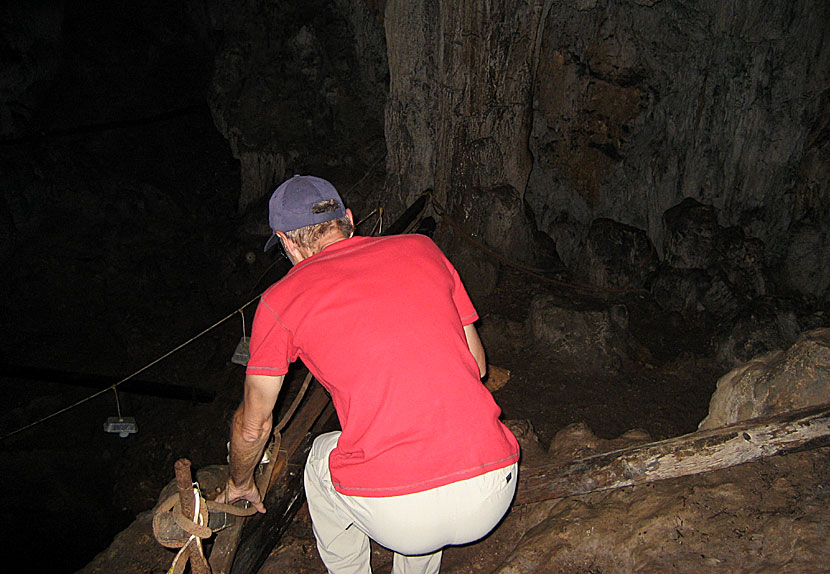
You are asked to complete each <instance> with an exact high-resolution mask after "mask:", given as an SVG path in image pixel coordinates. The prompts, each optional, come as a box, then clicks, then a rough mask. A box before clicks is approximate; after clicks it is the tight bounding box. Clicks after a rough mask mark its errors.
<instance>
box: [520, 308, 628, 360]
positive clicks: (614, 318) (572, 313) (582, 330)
mask: <svg viewBox="0 0 830 574" xmlns="http://www.w3.org/2000/svg"><path fill="white" fill-rule="evenodd" d="M527 328H528V330H529V332H530V334H531V338H532V340H533V341H534V343H535V344H536V345H537V346H538V347H539V350H540V352H542V353H545V354H547V355H548V356H549V357H550V358H553V359H555V360H560V361H563V362H566V363H568V364H571V365H578V366H579V367H580V368H581V369H585V370H586V371H596V370H609V369H611V370H615V369H619V368H620V367H621V366H622V364H623V361H624V360H625V359H628V358H629V357H630V356H631V349H630V337H629V336H628V313H627V311H626V309H625V307H624V306H622V305H615V306H612V307H610V308H608V309H599V310H578V309H568V308H565V307H561V306H559V305H558V304H557V302H556V299H555V298H554V297H552V296H550V295H539V296H537V297H535V298H534V299H533V301H532V302H531V304H530V310H529V313H528V318H527Z"/></svg>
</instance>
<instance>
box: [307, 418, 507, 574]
mask: <svg viewBox="0 0 830 574" xmlns="http://www.w3.org/2000/svg"><path fill="white" fill-rule="evenodd" d="M339 437H340V432H339V431H336V432H331V433H326V434H323V435H321V436H319V437H317V439H315V441H314V445H313V446H312V448H311V452H310V453H309V455H308V461H307V463H306V467H305V492H306V499H307V500H308V510H309V513H310V514H311V522H312V528H313V530H314V536H315V537H316V539H317V549H318V550H319V552H320V557H321V558H322V559H323V563H324V564H325V565H326V568H328V571H329V573H330V574H370V573H371V571H372V569H371V566H370V558H371V550H370V545H369V539H370V538H371V539H373V540H374V541H375V542H377V543H378V544H380V545H381V546H384V547H386V548H389V549H390V550H392V551H394V552H395V555H394V559H393V567H392V573H393V574H436V573H437V572H438V571H439V570H440V568H441V549H442V548H443V547H445V546H448V545H455V544H466V543H469V542H474V541H476V540H478V539H480V538H482V537H484V536H485V535H487V534H488V533H489V532H490V531H491V530H492V529H493V528H494V527H495V526H496V525H497V524H498V523H499V521H500V520H501V519H502V517H503V516H504V515H505V513H506V512H507V509H508V508H509V507H510V503H511V502H512V500H513V495H514V494H515V492H516V481H517V478H518V463H516V464H512V465H510V466H508V467H505V468H501V469H498V470H494V471H490V472H487V473H485V474H482V475H480V476H477V477H474V478H469V479H467V480H461V481H458V482H454V483H451V484H448V485H445V486H440V487H438V488H433V489H431V490H426V491H424V492H416V493H414V494H405V495H402V496H388V497H363V496H346V495H343V494H340V493H339V492H337V491H336V490H335V489H334V487H333V486H332V483H331V474H330V473H329V464H328V461H329V454H330V453H331V451H332V450H333V449H334V448H335V447H336V446H337V439H338V438H339Z"/></svg>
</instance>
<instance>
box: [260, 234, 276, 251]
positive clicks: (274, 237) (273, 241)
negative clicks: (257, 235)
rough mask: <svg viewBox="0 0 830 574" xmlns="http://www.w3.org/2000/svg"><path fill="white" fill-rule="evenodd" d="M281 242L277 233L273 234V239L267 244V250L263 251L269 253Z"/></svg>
mask: <svg viewBox="0 0 830 574" xmlns="http://www.w3.org/2000/svg"><path fill="white" fill-rule="evenodd" d="M279 240H280V238H279V236H278V235H277V234H276V233H275V234H273V235H272V236H271V238H270V239H269V240H268V242H267V243H266V244H265V249H263V251H268V250H269V249H271V248H272V247H273V246H274V245H276V244H277V243H278V242H279Z"/></svg>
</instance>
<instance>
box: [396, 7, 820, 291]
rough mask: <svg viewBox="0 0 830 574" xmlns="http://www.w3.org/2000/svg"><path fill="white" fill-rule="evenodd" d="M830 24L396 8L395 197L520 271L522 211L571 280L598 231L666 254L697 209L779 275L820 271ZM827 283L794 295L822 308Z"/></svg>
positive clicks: (692, 14) (805, 285) (767, 15)
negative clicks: (678, 218)
mask: <svg viewBox="0 0 830 574" xmlns="http://www.w3.org/2000/svg"><path fill="white" fill-rule="evenodd" d="M828 11H830V10H829V9H828V5H827V3H826V2H816V1H810V0H805V1H797V2H789V1H788V2H784V1H774V0H752V1H747V2H719V1H708V2H689V1H687V0H662V1H660V0H638V1H631V0H611V1H606V2H598V1H596V0H570V1H559V2H553V1H547V2H543V1H535V2H504V3H494V2H476V1H472V0H467V1H461V2H453V3H441V2H430V1H424V2H418V3H412V2H396V1H391V2H388V3H387V7H386V14H385V16H386V20H385V25H386V35H387V45H388V53H389V69H390V91H389V100H388V102H387V108H386V137H387V148H388V150H389V151H388V159H387V172H388V190H389V191H390V193H391V194H392V195H393V196H397V197H400V198H401V199H402V201H411V200H412V198H413V197H414V196H415V195H417V194H418V193H420V192H422V191H423V190H424V189H428V188H433V189H434V190H435V193H436V196H437V197H438V198H439V199H440V200H443V201H446V202H447V203H448V204H449V207H450V210H451V213H452V214H453V215H454V216H455V217H456V219H457V220H460V221H463V222H465V223H467V225H468V228H469V230H470V231H471V232H472V233H475V234H477V235H479V236H480V237H482V238H483V239H484V240H485V241H486V242H487V243H488V244H490V245H491V246H494V247H496V248H501V249H502V251H504V252H511V251H512V252H511V255H513V254H515V253H516V252H517V251H518V252H519V253H521V252H522V250H523V249H526V248H527V246H528V241H527V240H528V239H529V238H530V237H531V234H529V233H527V232H526V231H523V229H524V228H525V227H526V226H524V227H523V225H522V224H523V218H522V216H523V212H524V204H526V205H528V206H529V207H530V208H531V209H532V212H533V214H534V217H533V220H534V221H533V223H535V224H536V225H537V226H538V228H539V229H541V230H542V231H544V232H545V233H547V234H548V235H549V236H550V237H552V238H553V239H554V241H555V242H556V248H557V251H558V254H559V255H560V256H561V257H562V259H563V260H564V261H565V262H566V263H571V259H572V257H573V255H574V253H575V252H576V251H577V250H578V248H579V246H580V244H581V242H582V241H583V240H584V238H585V236H586V234H587V232H588V229H589V228H590V224H591V222H592V221H594V220H595V219H597V218H609V219H613V220H615V221H618V222H620V223H623V224H627V225H631V226H634V227H637V228H640V229H644V230H645V231H646V232H647V234H648V236H649V238H650V239H651V241H652V242H653V243H654V244H655V246H656V247H657V249H658V251H660V252H662V242H663V239H664V228H663V214H664V213H665V212H666V210H668V209H669V208H671V207H672V206H674V205H677V204H679V203H680V202H681V201H682V200H683V199H684V198H687V197H690V198H694V199H696V200H699V201H700V202H701V203H704V204H707V205H711V206H713V207H714V208H715V210H716V212H717V214H718V218H719V224H720V225H722V226H724V227H727V226H739V227H740V228H741V229H742V231H743V232H745V233H746V235H747V236H748V237H754V238H759V239H761V240H762V241H763V242H764V245H765V249H766V251H767V259H768V260H769V261H770V262H771V263H772V265H773V266H775V265H776V264H780V263H781V261H782V260H786V259H787V258H788V257H789V258H790V259H791V260H792V259H795V260H798V259H799V255H798V254H799V252H802V255H803V252H804V251H807V252H809V253H811V254H812V255H811V258H812V260H813V261H817V262H820V261H821V254H822V253H825V254H826V253H828V252H830V230H829V229H828V225H830V224H828V221H829V220H830V191H828V186H827V183H828V168H827V166H828V156H830V147H828V134H830V131H828V119H827V118H828V113H827V112H828V110H829V109H830V103H829V102H830V95H829V94H828V90H827V77H828V66H829V65H830V51H828V49H827V47H826V41H825V39H826V37H827V29H828V22H830V17H829V16H830V14H828ZM505 190H507V193H508V194H513V196H514V197H515V200H514V201H512V202H508V205H507V206H505V202H504V201H498V198H503V197H504V196H505ZM482 203H483V204H484V205H486V206H495V215H494V214H492V213H489V210H488V209H487V208H485V209H478V210H476V207H477V206H479V205H481V204H482ZM493 218H497V219H498V220H499V221H500V222H502V225H493V224H492V219H493ZM794 233H804V234H806V236H807V237H808V238H809V240H808V241H802V240H799V239H795V240H793V238H792V235H793V234H794ZM816 253H818V255H816ZM811 267H812V268H815V265H812V266H811ZM792 271H793V273H798V272H799V269H793V270H792ZM801 272H802V273H804V272H805V271H803V270H801ZM816 280H817V281H818V283H819V285H818V287H815V283H816ZM811 282H812V284H813V287H809V285H810V284H811ZM824 283H826V281H825V279H824V278H818V279H816V278H815V277H814V278H812V279H807V278H805V280H804V281H801V282H800V283H799V282H796V284H795V285H792V286H793V287H794V288H795V289H796V290H798V289H807V290H809V289H812V290H813V291H815V292H816V293H815V294H820V293H821V292H823V291H825V290H826V288H827V285H824Z"/></svg>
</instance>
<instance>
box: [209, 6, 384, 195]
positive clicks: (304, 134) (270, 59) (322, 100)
mask: <svg viewBox="0 0 830 574" xmlns="http://www.w3.org/2000/svg"><path fill="white" fill-rule="evenodd" d="M213 4H214V6H213V10H212V14H213V17H212V21H213V24H212V25H213V27H215V28H217V29H218V30H221V34H222V42H221V46H220V48H219V50H218V54H217V57H216V63H215V66H214V76H213V81H212V84H211V87H210V90H209V93H208V101H209V104H210V107H211V112H212V113H213V117H214V121H215V123H216V126H217V127H218V128H219V131H220V132H221V133H222V134H223V135H224V136H225V138H227V140H228V142H229V143H230V145H231V149H232V151H233V154H234V156H235V157H236V158H238V159H239V161H240V164H241V165H240V167H241V182H240V186H241V190H240V196H239V210H240V211H244V210H245V209H247V208H248V207H250V206H251V205H253V204H255V203H256V202H257V201H258V200H262V199H263V198H264V197H266V198H267V197H268V196H270V194H271V192H272V191H273V190H274V188H275V187H276V186H277V185H279V183H280V182H282V180H283V179H284V178H285V177H287V176H288V175H291V173H297V172H299V171H304V170H307V169H310V166H316V167H317V169H318V170H319V166H320V165H329V166H340V167H343V168H348V167H349V166H352V165H355V164H360V165H363V164H367V163H372V162H373V161H374V159H375V158H376V157H377V156H379V155H380V154H382V153H383V149H382V138H383V120H382V113H383V102H384V101H385V99H386V84H387V78H386V75H387V64H386V48H385V45H384V37H383V33H382V28H381V19H380V18H379V14H378V11H377V8H376V7H375V6H373V4H372V3H370V2H364V1H353V2H349V1H347V0H335V1H329V0H309V1H306V2H262V1H260V0H247V1H246V2H242V3H236V2H224V1H217V2H214V3H213ZM378 142H380V145H376V144H377V143H378ZM357 169H359V168H357ZM318 173H319V171H318ZM321 175H322V174H321ZM328 175H329V177H332V178H334V179H336V177H335V176H334V175H333V174H328Z"/></svg>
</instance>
